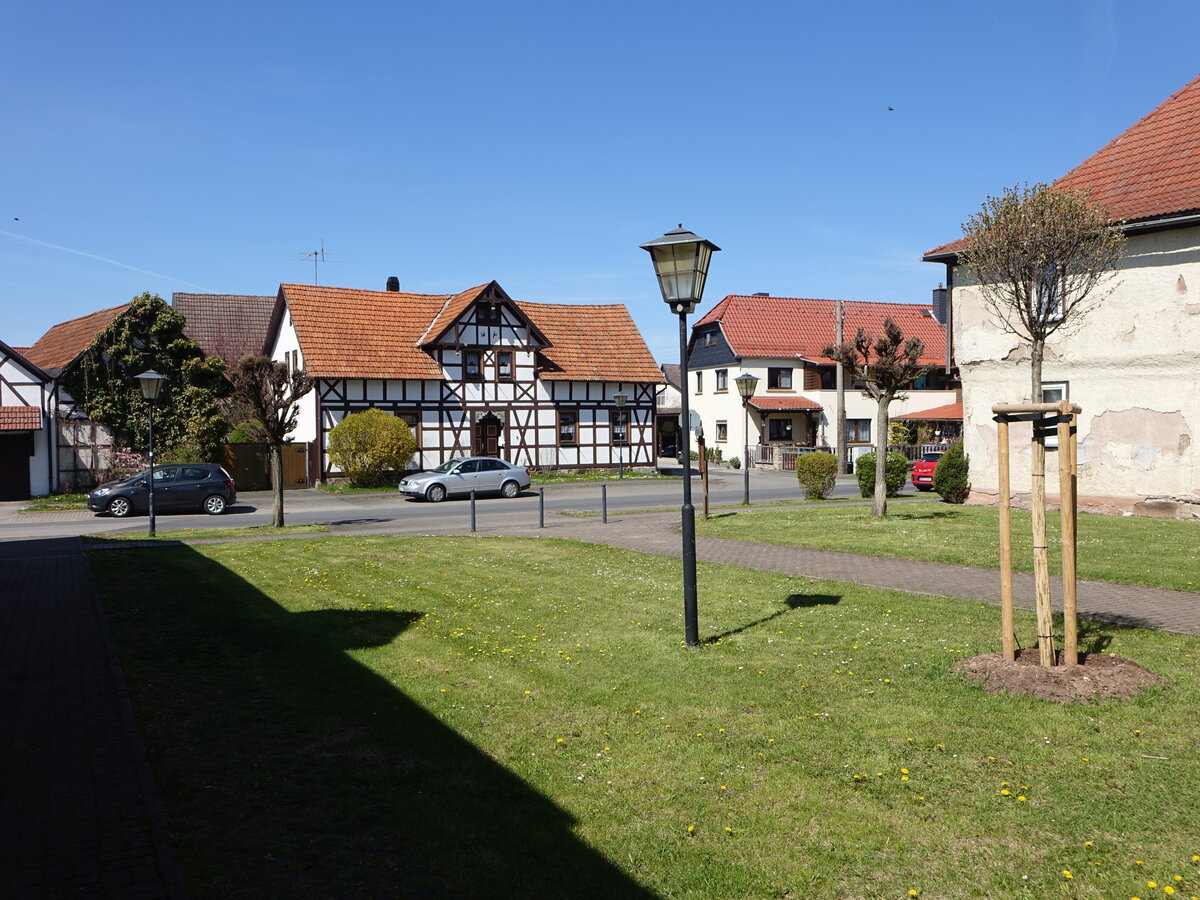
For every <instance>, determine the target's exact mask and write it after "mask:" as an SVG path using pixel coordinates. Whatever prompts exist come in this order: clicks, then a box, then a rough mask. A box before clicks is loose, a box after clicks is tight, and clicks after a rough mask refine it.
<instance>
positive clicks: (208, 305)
mask: <svg viewBox="0 0 1200 900" xmlns="http://www.w3.org/2000/svg"><path fill="white" fill-rule="evenodd" d="M171 305H172V306H173V307H175V309H177V310H178V311H179V312H181V313H183V316H184V318H185V319H187V324H186V325H185V326H184V328H183V332H184V334H186V335H187V336H188V337H190V338H191V339H192V340H193V341H195V342H196V343H197V344H199V345H200V349H201V350H203V351H204V352H205V353H206V354H208V355H209V356H219V357H221V359H223V360H225V362H227V363H228V364H229V365H233V364H234V363H236V362H237V361H238V360H239V359H241V358H242V357H243V356H246V355H248V354H255V353H263V352H264V345H265V343H266V339H267V330H268V328H269V327H270V325H271V313H272V312H273V311H274V309H275V297H274V296H271V297H263V296H258V295H250V294H185V293H180V292H178V291H177V292H176V293H174V294H172V295H171Z"/></svg>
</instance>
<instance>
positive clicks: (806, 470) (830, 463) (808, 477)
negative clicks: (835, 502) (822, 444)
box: [796, 453, 838, 500]
mask: <svg viewBox="0 0 1200 900" xmlns="http://www.w3.org/2000/svg"><path fill="white" fill-rule="evenodd" d="M837 470H838V462H837V457H836V456H834V455H833V454H832V453H801V454H800V455H799V456H797V457H796V480H797V481H798V482H800V490H802V491H804V497H805V499H806V500H824V499H825V498H826V497H828V496H829V494H830V492H831V491H832V490H833V486H834V484H835V483H836V482H837Z"/></svg>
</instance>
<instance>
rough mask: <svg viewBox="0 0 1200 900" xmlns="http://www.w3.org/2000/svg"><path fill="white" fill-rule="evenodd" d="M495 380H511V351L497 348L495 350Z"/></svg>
mask: <svg viewBox="0 0 1200 900" xmlns="http://www.w3.org/2000/svg"><path fill="white" fill-rule="evenodd" d="M496 380H497V381H512V380H513V369H512V351H511V350H497V351H496Z"/></svg>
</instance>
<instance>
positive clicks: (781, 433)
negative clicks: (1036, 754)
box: [767, 419, 792, 441]
mask: <svg viewBox="0 0 1200 900" xmlns="http://www.w3.org/2000/svg"><path fill="white" fill-rule="evenodd" d="M767 438H768V440H772V441H790V440H791V439H792V420H791V419H768V420H767Z"/></svg>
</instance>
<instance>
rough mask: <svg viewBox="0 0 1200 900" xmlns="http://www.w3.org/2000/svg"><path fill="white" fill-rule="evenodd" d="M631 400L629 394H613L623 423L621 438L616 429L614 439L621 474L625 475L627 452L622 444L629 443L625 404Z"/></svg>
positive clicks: (619, 419) (620, 420) (621, 475)
mask: <svg viewBox="0 0 1200 900" xmlns="http://www.w3.org/2000/svg"><path fill="white" fill-rule="evenodd" d="M628 402H629V395H628V394H613V403H615V404H617V420H618V421H619V422H620V424H621V439H620V440H617V435H616V432H615V429H614V433H613V440H614V441H616V443H617V454H618V456H617V460H618V465H619V466H620V475H619V476H618V477H620V478H624V477H625V453H624V451H623V450H621V444H628V443H629V423H628V421H627V420H626V418H625V404H626V403H628Z"/></svg>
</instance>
